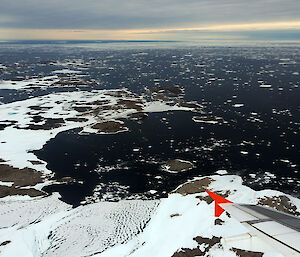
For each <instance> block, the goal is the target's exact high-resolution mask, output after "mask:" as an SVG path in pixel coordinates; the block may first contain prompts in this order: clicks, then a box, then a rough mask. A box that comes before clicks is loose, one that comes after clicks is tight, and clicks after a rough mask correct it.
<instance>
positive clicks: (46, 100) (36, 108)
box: [0, 82, 193, 173]
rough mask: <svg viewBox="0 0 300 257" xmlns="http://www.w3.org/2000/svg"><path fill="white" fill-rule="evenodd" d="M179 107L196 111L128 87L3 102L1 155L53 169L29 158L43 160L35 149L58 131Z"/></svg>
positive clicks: (13, 161) (89, 130) (88, 129)
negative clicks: (124, 102) (149, 99)
mask: <svg viewBox="0 0 300 257" xmlns="http://www.w3.org/2000/svg"><path fill="white" fill-rule="evenodd" d="M26 83H27V82H26ZM28 83H29V82H28ZM120 99H122V100H128V101H130V102H132V103H134V102H135V101H136V102H138V103H137V106H138V107H140V110H138V108H128V107H126V106H122V105H120V104H119V100H120ZM97 101H98V102H99V103H97ZM133 107H134V106H133ZM76 108H78V109H76ZM80 108H86V109H87V111H81V110H80ZM176 110H184V111H192V110H193V109H192V108H187V107H180V106H177V105H173V106H170V105H168V104H166V103H164V102H160V101H155V102H147V101H146V100H145V99H143V97H140V96H137V95H134V94H132V93H131V92H130V91H128V90H127V89H121V90H94V91H92V92H64V93H56V94H49V95H46V96H40V97H34V98H30V99H27V100H23V101H17V102H13V103H8V104H2V105H1V106H0V117H1V123H0V124H1V125H2V124H3V125H4V126H5V128H4V129H3V130H0V138H1V139H3V140H2V141H3V142H2V143H1V147H0V158H1V159H3V160H5V161H6V163H7V164H9V165H12V166H14V167H16V168H24V167H29V168H33V169H36V170H38V171H42V172H46V173H50V171H49V170H47V168H46V163H44V162H42V161H41V164H39V165H33V164H32V163H31V162H30V161H29V160H31V161H40V160H38V159H37V157H36V156H35V155H34V154H33V153H32V151H33V150H38V149H41V148H42V147H43V145H44V144H45V143H46V142H47V141H48V140H50V139H51V138H54V137H55V136H56V135H57V134H58V133H60V132H62V131H66V130H69V129H74V128H79V127H81V128H82V129H83V130H82V132H83V133H93V132H95V130H93V129H92V128H91V126H92V125H93V124H96V123H97V122H103V121H111V120H118V119H120V118H127V117H129V116H130V115H132V114H134V113H137V112H144V113H149V112H164V111H176ZM94 111H96V112H97V114H95V113H94ZM35 119H37V120H35ZM47 122H48V123H47ZM53 123H54V124H53ZM47 124H48V125H47ZM30 126H32V127H30ZM47 126H48V127H47ZM122 131H127V129H123V130H122Z"/></svg>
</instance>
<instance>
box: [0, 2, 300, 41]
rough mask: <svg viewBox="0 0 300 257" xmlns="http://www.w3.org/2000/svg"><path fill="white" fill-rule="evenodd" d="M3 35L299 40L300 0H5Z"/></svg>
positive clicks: (0, 21) (1, 18)
mask: <svg viewBox="0 0 300 257" xmlns="http://www.w3.org/2000/svg"><path fill="white" fill-rule="evenodd" d="M0 6H1V8H0V40H10V39H11V40H16V39H22V40H24V39H25V40H26V39H28V40H34V39H51V40H55V39H58V40H68V39H69V40H76V39H78V40H211V39H213V40H223V39H226V40H300V0H0Z"/></svg>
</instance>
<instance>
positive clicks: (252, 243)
mask: <svg viewBox="0 0 300 257" xmlns="http://www.w3.org/2000/svg"><path fill="white" fill-rule="evenodd" d="M206 192H207V193H208V194H209V195H210V196H211V197H212V198H213V199H214V200H215V216H216V217H219V216H220V215H221V214H222V213H223V212H224V210H225V211H226V212H228V213H229V214H230V215H231V216H233V217H234V218H236V219H237V220H238V221H239V222H240V223H241V224H242V225H244V226H245V227H246V228H247V229H248V233H246V234H243V235H239V236H234V237H230V238H224V239H223V240H222V243H223V244H225V245H229V246H231V247H235V248H240V249H246V250H250V251H273V252H278V253H281V254H283V255H284V256H293V257H295V256H300V218H299V217H295V216H293V215H290V214H286V213H283V212H279V211H276V210H274V209H271V208H267V207H262V206H257V205H248V204H235V203H232V202H230V201H228V200H227V199H225V198H223V197H221V196H219V195H217V194H215V193H213V192H210V191H206Z"/></svg>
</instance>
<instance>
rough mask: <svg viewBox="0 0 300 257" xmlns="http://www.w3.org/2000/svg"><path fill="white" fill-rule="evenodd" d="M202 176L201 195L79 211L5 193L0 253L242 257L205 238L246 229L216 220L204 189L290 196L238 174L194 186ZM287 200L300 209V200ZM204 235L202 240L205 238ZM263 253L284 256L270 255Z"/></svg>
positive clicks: (252, 200)
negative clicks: (254, 185) (253, 185)
mask: <svg viewBox="0 0 300 257" xmlns="http://www.w3.org/2000/svg"><path fill="white" fill-rule="evenodd" d="M195 181H199V182H196V183H199V184H198V185H201V181H206V182H205V183H202V184H203V187H201V186H199V188H198V189H197V190H198V192H195V193H190V192H189V190H186V191H182V188H183V187H179V188H178V190H177V191H175V192H177V193H175V192H174V193H171V194H170V195H169V196H168V198H165V199H161V200H160V201H158V200H156V201H153V200H151V201H149V200H146V201H142V200H132V201H120V202H114V203H109V202H100V203H92V204H88V205H84V206H79V207H77V208H75V209H72V208H71V207H70V206H69V205H67V204H65V203H63V202H61V201H60V200H59V199H58V197H59V196H58V194H54V195H52V196H47V197H43V198H35V199H30V198H28V197H25V198H24V197H6V198H4V199H1V201H0V203H1V205H0V256H3V257H4V256H5V257H6V256H8V257H11V256H24V257H27V256H28V257H29V256H30V257H33V256H34V257H36V256H72V257H76V256H92V255H93V256H99V257H119V256H120V257H121V256H131V257H133V256H136V257H147V256H149V257H156V256H157V257H170V256H172V255H173V254H174V253H176V252H180V251H182V250H183V249H185V250H186V249H198V250H199V251H202V252H203V256H236V254H235V253H234V252H233V251H232V250H231V249H228V248H226V247H225V246H222V244H221V243H215V244H213V245H208V244H207V243H205V239H212V238H219V237H228V236H233V235H237V234H240V233H243V232H246V231H247V230H246V229H245V228H244V227H243V226H242V225H241V224H240V223H238V222H237V221H236V220H234V219H233V218H230V217H229V216H227V215H226V213H223V214H222V216H221V217H220V218H221V223H222V224H216V223H215V221H216V218H215V217H214V203H213V202H211V201H209V198H208V197H207V194H206V193H205V190H206V189H208V190H211V191H215V192H218V193H219V194H227V195H228V197H227V198H228V199H229V200H231V201H233V202H236V203H247V204H257V203H259V201H260V199H262V198H264V197H266V196H267V197H278V196H283V195H284V194H282V193H280V192H278V191H273V190H263V191H254V190H252V189H250V188H248V187H246V186H244V185H243V184H242V180H241V178H240V177H239V176H233V175H224V176H220V175H214V176H210V177H204V178H197V179H195V180H194V181H189V182H188V184H192V183H194V182H195ZM207 181H208V183H207ZM194 185H195V184H194ZM180 188H181V190H180ZM286 196H287V195H286ZM287 197H288V198H289V203H290V204H291V205H293V206H295V207H296V210H297V211H298V212H299V211H300V200H299V199H296V198H293V197H291V196H287ZM195 238H198V241H197V240H196V239H195ZM201 238H202V239H204V242H203V243H201V242H200V243H199V239H201ZM3 242H6V243H5V244H3V245H2V243H3ZM264 256H265V257H266V256H269V257H271V256H274V257H275V256H281V255H279V254H278V253H276V252H267V253H265V255H264Z"/></svg>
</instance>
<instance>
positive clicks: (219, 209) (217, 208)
mask: <svg viewBox="0 0 300 257" xmlns="http://www.w3.org/2000/svg"><path fill="white" fill-rule="evenodd" d="M206 193H208V194H209V196H210V197H211V198H212V199H213V200H214V201H215V217H220V216H221V214H222V213H223V212H224V211H225V210H224V209H223V208H222V207H221V206H220V205H219V204H220V203H232V202H231V201H229V200H227V199H225V198H223V197H222V196H219V195H217V194H215V193H213V192H210V191H208V190H206Z"/></svg>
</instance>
